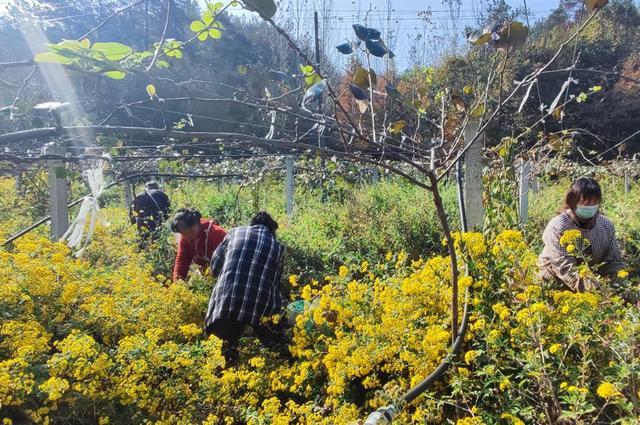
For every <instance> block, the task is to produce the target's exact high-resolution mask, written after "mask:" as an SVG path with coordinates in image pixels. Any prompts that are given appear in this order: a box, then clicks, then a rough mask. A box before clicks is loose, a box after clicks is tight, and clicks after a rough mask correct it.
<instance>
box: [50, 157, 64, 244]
mask: <svg viewBox="0 0 640 425" xmlns="http://www.w3.org/2000/svg"><path fill="white" fill-rule="evenodd" d="M63 152H64V151H63V150H62V149H61V148H58V147H55V146H53V147H51V148H49V149H47V154H50V155H62V154H63ZM48 165H49V210H50V212H51V239H52V240H54V241H57V240H59V239H60V238H62V236H63V235H64V233H65V232H66V231H67V229H68V228H69V208H68V207H67V204H68V203H69V188H68V182H67V168H66V167H65V164H64V163H63V162H62V161H60V160H50V161H48Z"/></svg>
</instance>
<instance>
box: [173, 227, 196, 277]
mask: <svg viewBox="0 0 640 425" xmlns="http://www.w3.org/2000/svg"><path fill="white" fill-rule="evenodd" d="M192 261H193V252H192V249H191V246H190V245H189V244H188V243H187V241H186V240H184V239H183V238H182V237H180V242H179V243H178V253H177V254H176V263H175V265H174V266H173V281H174V282H175V281H176V280H179V279H182V280H186V279H187V274H189V266H191V262H192Z"/></svg>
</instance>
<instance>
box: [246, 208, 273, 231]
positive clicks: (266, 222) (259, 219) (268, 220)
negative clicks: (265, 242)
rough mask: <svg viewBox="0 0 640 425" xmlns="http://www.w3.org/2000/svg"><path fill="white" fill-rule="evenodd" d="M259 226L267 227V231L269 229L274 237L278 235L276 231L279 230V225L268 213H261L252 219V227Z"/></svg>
mask: <svg viewBox="0 0 640 425" xmlns="http://www.w3.org/2000/svg"><path fill="white" fill-rule="evenodd" d="M258 224H262V225H263V226H266V227H267V229H269V231H270V232H271V233H273V234H274V235H275V234H276V230H277V229H278V223H277V222H276V221H275V220H274V219H273V218H272V217H271V215H269V213H268V212H266V211H259V212H258V213H257V214H256V215H254V216H253V218H252V219H251V225H252V226H256V225H258Z"/></svg>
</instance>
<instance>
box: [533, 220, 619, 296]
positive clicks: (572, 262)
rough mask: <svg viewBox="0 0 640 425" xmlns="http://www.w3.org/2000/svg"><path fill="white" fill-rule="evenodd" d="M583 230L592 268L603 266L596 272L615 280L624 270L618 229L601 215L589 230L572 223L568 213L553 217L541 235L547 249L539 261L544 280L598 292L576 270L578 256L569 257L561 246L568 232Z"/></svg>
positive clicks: (574, 288)
mask: <svg viewBox="0 0 640 425" xmlns="http://www.w3.org/2000/svg"><path fill="white" fill-rule="evenodd" d="M572 229H577V230H580V233H581V234H582V238H584V239H587V240H589V242H590V245H589V247H588V248H587V250H588V252H585V254H588V255H589V256H590V257H591V260H590V261H589V266H590V267H595V266H598V265H600V266H599V267H598V268H597V269H596V271H597V273H598V274H600V275H602V276H609V277H615V275H616V273H617V272H618V271H619V270H622V269H624V267H625V264H624V262H623V260H622V254H621V252H620V247H619V245H618V241H617V239H616V230H615V228H614V226H613V223H612V222H611V220H609V219H608V218H607V217H605V216H603V215H600V214H598V215H597V216H596V218H595V222H594V223H592V226H590V227H580V226H578V224H577V223H576V222H575V221H573V219H572V218H571V216H570V215H569V212H568V211H565V212H563V213H561V214H559V215H557V216H556V217H554V218H553V219H552V220H551V221H550V222H549V224H548V225H547V228H546V229H545V231H544V234H543V235H542V239H543V241H544V249H543V250H542V253H541V254H540V257H539V258H538V265H539V266H540V275H541V277H542V278H543V279H546V280H549V279H554V278H555V279H557V280H560V281H562V282H563V283H564V284H566V285H567V286H568V287H569V288H571V289H572V290H574V291H583V290H585V289H587V290H590V289H595V287H594V286H593V285H592V284H591V283H590V282H584V281H583V279H581V278H580V276H579V275H578V271H577V270H576V267H575V266H576V265H577V261H576V257H574V256H573V255H571V254H569V253H568V252H567V250H566V248H565V247H564V246H562V245H561V244H560V238H561V237H562V235H563V233H564V232H566V231H567V230H572Z"/></svg>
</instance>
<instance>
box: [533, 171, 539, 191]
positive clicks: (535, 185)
mask: <svg viewBox="0 0 640 425" xmlns="http://www.w3.org/2000/svg"><path fill="white" fill-rule="evenodd" d="M539 191H540V181H539V178H538V177H536V176H534V175H532V176H531V192H533V193H538V192H539Z"/></svg>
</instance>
